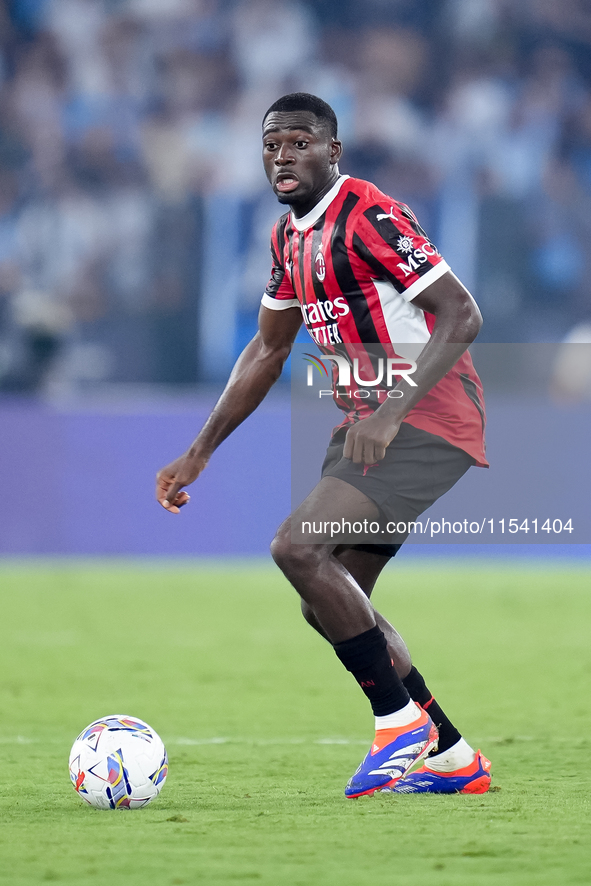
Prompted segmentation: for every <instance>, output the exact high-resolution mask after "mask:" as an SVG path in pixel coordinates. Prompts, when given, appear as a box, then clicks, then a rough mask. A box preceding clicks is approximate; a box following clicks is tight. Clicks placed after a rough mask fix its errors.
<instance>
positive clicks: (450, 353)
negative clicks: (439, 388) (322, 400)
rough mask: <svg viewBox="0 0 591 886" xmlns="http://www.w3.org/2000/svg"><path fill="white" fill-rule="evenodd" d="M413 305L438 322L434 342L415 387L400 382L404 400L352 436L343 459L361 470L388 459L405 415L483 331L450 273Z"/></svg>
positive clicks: (387, 405) (386, 406) (387, 404)
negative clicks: (360, 466) (353, 463)
mask: <svg viewBox="0 0 591 886" xmlns="http://www.w3.org/2000/svg"><path fill="white" fill-rule="evenodd" d="M412 303H413V304H414V305H416V306H417V307H418V308H421V310H423V311H427V312H428V313H429V314H433V315H434V317H435V325H434V327H433V331H432V333H431V337H430V339H429V341H428V342H427V344H426V345H425V347H424V348H423V350H422V352H421V355H420V357H419V358H418V360H417V368H416V371H415V372H414V373H413V376H412V378H413V381H414V382H415V383H416V387H411V386H410V385H409V384H408V383H407V382H405V381H404V380H402V381H401V382H399V383H398V385H396V388H398V389H400V390H401V391H403V396H402V397H400V398H399V399H394V398H392V399H387V400H385V401H384V403H382V405H381V406H380V407H379V409H377V410H376V411H375V412H374V413H373V415H371V416H369V417H368V418H366V419H363V421H359V422H357V424H355V425H354V426H353V427H352V428H351V429H350V430H349V432H348V434H347V438H346V440H345V449H344V453H343V454H344V456H345V458H350V459H352V461H354V462H356V463H357V464H367V465H369V464H375V463H376V462H378V461H381V459H383V458H384V456H385V454H386V447H387V446H389V445H390V443H391V442H392V440H393V439H394V437H395V436H396V434H397V433H398V430H399V428H400V425H401V423H402V421H403V420H404V418H405V417H406V415H407V414H408V413H409V412H410V410H411V409H412V408H413V407H414V406H416V404H417V403H418V402H419V400H422V398H423V397H424V396H425V394H427V393H428V392H429V391H430V390H431V388H432V387H433V386H434V385H436V384H437V382H438V381H440V380H441V379H442V378H443V376H444V375H446V373H448V372H449V370H450V369H451V368H452V367H453V366H454V365H455V364H456V363H457V361H458V360H459V359H460V357H461V356H462V354H463V353H464V351H465V350H466V348H467V347H468V346H469V345H470V343H471V342H473V341H474V339H475V338H476V336H477V335H478V332H479V330H480V327H481V326H482V315H481V314H480V311H479V309H478V305H477V304H476V302H475V301H474V299H473V298H472V296H471V295H470V293H469V292H468V290H467V289H466V287H465V286H463V285H462V283H461V282H460V281H459V280H458V278H457V277H456V276H455V275H454V274H453V273H452V272H451V271H448V272H447V273H445V274H444V275H443V276H442V277H440V278H439V280H436V281H435V282H433V283H432V284H431V285H430V286H427V287H426V289H424V290H423V291H422V292H421V293H419V295H417V296H416V297H415V298H414V299H413V300H412Z"/></svg>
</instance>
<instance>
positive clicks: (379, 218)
mask: <svg viewBox="0 0 591 886" xmlns="http://www.w3.org/2000/svg"><path fill="white" fill-rule="evenodd" d="M385 218H391V219H393V220H394V221H398V216H397V215H394V207H393V206H391V207H390V212H380V213H379V215H376V221H383V220H384V219H385Z"/></svg>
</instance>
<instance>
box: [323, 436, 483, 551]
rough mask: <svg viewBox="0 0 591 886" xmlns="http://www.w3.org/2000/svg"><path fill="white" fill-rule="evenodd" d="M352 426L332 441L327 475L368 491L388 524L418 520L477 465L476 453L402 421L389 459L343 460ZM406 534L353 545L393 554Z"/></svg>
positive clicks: (359, 548)
mask: <svg viewBox="0 0 591 886" xmlns="http://www.w3.org/2000/svg"><path fill="white" fill-rule="evenodd" d="M347 430H348V428H341V429H340V430H339V431H337V432H336V434H335V435H334V437H333V438H332V440H331V441H330V444H329V447H328V449H327V450H326V458H325V459H324V464H323V465H322V476H323V477H337V478H338V479H339V480H344V481H345V482H346V483H349V484H350V485H351V486H354V487H355V488H356V489H359V491H360V492H363V493H364V494H365V495H366V496H367V497H368V498H369V499H371V500H372V501H373V502H375V504H376V505H377V506H378V508H379V510H380V519H381V521H383V522H384V523H387V522H395V523H399V522H403V523H409V522H411V521H413V520H416V518H417V517H418V516H420V514H422V513H423V511H426V510H427V508H429V507H431V505H432V504H433V503H434V502H436V501H437V499H438V498H440V497H441V496H442V495H444V493H446V492H447V491H448V490H449V489H451V487H452V486H453V485H454V484H455V483H457V481H458V480H459V479H460V477H462V476H463V475H464V474H465V473H466V471H467V470H468V468H469V467H471V466H472V465H474V464H476V461H475V459H473V458H472V456H471V455H468V453H467V452H464V450H463V449H458V447H457V446H452V445H451V443H448V442H447V440H444V439H443V437H438V436H437V435H436V434H429V433H428V432H427V431H423V430H421V429H420V428H415V427H413V425H410V424H408V423H407V422H403V423H402V424H401V425H400V430H399V431H398V434H397V435H396V437H395V438H394V440H393V441H392V442H391V443H390V445H389V446H388V448H387V449H386V455H385V458H384V459H382V461H381V462H379V463H378V464H377V465H375V466H371V467H369V468H368V467H366V465H363V464H354V462H352V461H351V459H349V458H343V449H344V446H345V437H346V435H347ZM407 535H408V533H400V534H394V535H391V536H390V537H389V538H388V544H375V545H374V544H366V543H365V540H364V543H363V544H359V545H352V547H355V548H356V549H357V550H367V551H372V550H373V553H376V554H378V553H380V554H383V555H384V556H389V557H393V556H394V555H395V554H396V552H397V551H398V549H399V548H400V545H401V544H402V542H403V541H404V540H405V538H406V537H407Z"/></svg>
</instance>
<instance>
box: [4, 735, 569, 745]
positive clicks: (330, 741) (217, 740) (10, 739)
mask: <svg viewBox="0 0 591 886" xmlns="http://www.w3.org/2000/svg"><path fill="white" fill-rule="evenodd" d="M562 740H563V741H569V742H570V741H571V740H572V739H569V738H564V739H562ZM527 741H535V736H533V735H515V736H510V737H509V738H501V737H499V736H494V737H492V736H488V737H487V738H483V739H482V740H481V742H482V744H483V745H484V744H486V743H488V744H492V745H499V744H500V745H504V744H512V743H513V742H527ZM552 741H553V743H555V742H556V743H560V742H561V739H559V738H557V737H555V738H553V740H552ZM165 743H166V745H167V746H171V745H181V746H183V745H184V746H191V747H193V746H195V747H199V746H201V745H222V744H232V745H234V744H242V745H253V746H257V747H267V746H270V745H275V746H286V745H307V744H308V745H309V744H313V745H367V744H369V739H368V738H243V737H230V736H216V737H213V738H185V737H181V738H169V739H167V740H166V742H165ZM29 744H61V745H63V744H64V741H63V739H59V738H28V737H26V736H24V735H13V736H0V745H29Z"/></svg>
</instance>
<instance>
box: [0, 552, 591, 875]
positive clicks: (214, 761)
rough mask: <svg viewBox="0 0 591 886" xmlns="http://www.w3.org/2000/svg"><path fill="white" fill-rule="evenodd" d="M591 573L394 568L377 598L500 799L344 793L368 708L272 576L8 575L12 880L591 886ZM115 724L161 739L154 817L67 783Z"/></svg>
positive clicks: (57, 568)
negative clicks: (74, 757) (88, 796)
mask: <svg viewBox="0 0 591 886" xmlns="http://www.w3.org/2000/svg"><path fill="white" fill-rule="evenodd" d="M590 577H591V570H589V569H585V568H581V567H566V568H565V567H564V566H561V567H560V568H558V567H555V568H546V567H540V566H538V567H534V566H532V567H526V566H523V567H519V568H514V567H512V566H509V565H507V566H502V565H498V566H494V567H492V566H487V565H486V563H480V564H478V565H472V566H467V565H463V566H458V565H455V566H454V565H449V564H446V565H437V564H434V565H431V566H429V567H428V568H427V567H423V568H416V567H412V566H408V565H404V564H395V563H394V564H392V565H391V566H390V567H388V569H387V570H386V572H385V573H384V576H383V578H382V580H381V583H380V585H379V586H378V589H377V591H376V595H375V602H376V606H377V607H378V608H379V609H381V610H382V611H383V612H384V614H385V615H387V616H389V617H390V618H391V620H392V621H393V622H394V623H395V624H396V626H397V627H398V628H399V630H400V631H401V632H402V633H403V635H404V636H405V637H406V639H407V641H408V643H409V645H410V647H411V650H412V652H413V655H414V659H415V662H416V664H417V666H418V667H419V668H420V669H421V670H422V671H423V673H424V674H425V676H426V677H427V680H428V683H429V685H430V686H431V688H432V689H433V691H434V692H435V694H436V696H437V697H438V699H439V700H440V702H441V704H442V705H443V707H444V708H445V709H447V710H448V712H449V714H450V716H451V717H452V719H453V720H455V721H456V722H457V724H458V725H459V727H460V728H461V730H462V731H463V733H464V734H465V736H466V738H467V739H468V741H469V742H470V743H472V744H473V745H475V746H480V747H482V749H483V751H484V752H485V753H486V754H487V755H488V756H489V757H490V758H491V759H492V762H493V784H494V788H493V790H492V791H491V792H490V793H488V794H485V795H483V796H473V797H472V796H459V795H457V796H448V797H443V796H386V795H377V796H374V797H372V798H362V799H360V800H355V801H349V800H345V798H344V796H343V788H344V785H345V783H346V781H347V779H348V777H349V776H350V775H351V773H352V772H353V770H354V769H355V768H356V767H357V765H358V763H359V761H360V760H361V758H362V756H363V755H364V754H365V752H366V750H367V748H368V746H369V742H370V740H371V738H372V718H371V715H370V711H369V708H368V705H367V703H366V701H365V699H364V698H363V696H362V695H361V693H360V692H359V689H358V688H357V687H356V685H355V684H354V682H353V680H352V678H351V677H350V675H348V674H347V673H346V672H345V671H344V670H343V669H342V667H341V666H340V664H339V663H338V661H337V659H336V657H335V656H334V654H333V653H332V651H331V650H330V647H329V646H328V645H327V644H326V643H325V642H324V641H322V640H321V639H320V638H319V637H317V636H316V635H315V634H314V633H313V631H312V630H311V629H310V628H309V627H308V626H307V625H305V623H304V622H303V620H302V619H301V617H300V615H299V606H298V602H297V599H296V595H295V593H294V592H293V591H292V590H291V589H290V588H289V586H288V585H287V583H286V582H285V580H284V579H283V578H282V577H281V575H280V574H279V572H278V571H277V570H275V569H274V567H273V566H272V565H271V564H269V565H266V564H262V565H261V564H260V563H259V564H258V565H256V564H255V565H253V564H248V563H244V564H236V565H234V566H231V565H230V566H229V565H227V564H215V563H210V564H203V565H199V564H184V565H183V564H180V565H178V564H177V565H174V564H173V563H171V562H161V563H154V564H152V563H149V564H144V565H142V564H140V565H138V564H131V563H130V564H126V563H115V562H113V563H110V564H109V563H98V564H76V563H74V562H70V563H68V562H56V563H53V564H49V565H48V564H40V565H38V566H24V565H21V566H19V565H10V564H4V566H2V568H0V582H1V589H2V590H1V605H2V609H1V612H2V643H1V646H0V658H1V670H0V711H1V720H0V753H1V777H0V823H1V824H0V883H7V884H39V883H43V882H45V881H56V882H63V883H70V884H97V886H98V884H101V886H102V884H109V886H110V884H117V886H118V884H129V886H135V884H138V886H139V884H142V886H144V884H158V886H160V884H171V886H172V884H182V883H186V884H207V886H209V884H212V886H218V884H219V886H226V884H228V886H229V884H238V883H249V882H252V883H257V884H261V886H263V884H264V886H316V884H318V886H333V884H334V886H337V884H338V886H366V884H367V886H391V884H395V886H411V884H412V886H481V884H482V886H485V884H486V886H488V884H490V886H492V884H495V886H496V884H499V886H501V884H502V886H512V884H516V886H517V884H519V886H521V884H535V886H546V884H548V886H550V884H552V886H562V884H575V883H577V884H578V883H580V884H589V883H590V882H591V850H590V843H589V811H590V801H589V782H590V779H589V759H590V747H591V741H590V721H591V715H590V711H589V689H588V685H589V676H590V672H591V646H590V643H589V622H590V616H591V597H590V595H589V579H590ZM111 713H126V714H131V715H135V716H138V717H141V718H142V719H144V720H147V721H148V723H150V724H151V725H152V726H153V727H154V728H155V729H156V730H157V731H158V732H159V733H160V735H161V736H162V738H163V740H164V742H165V744H166V745H167V748H168V751H169V756H170V773H169V777H168V781H167V783H166V785H165V787H164V790H163V792H162V794H161V796H160V797H159V798H158V799H157V800H156V801H155V802H154V803H153V804H152V805H151V806H149V807H147V808H146V809H143V810H138V811H135V812H127V811H116V812H103V811H98V810H94V809H90V808H89V807H87V806H85V805H84V804H83V803H82V802H81V800H80V799H79V797H77V795H76V794H75V792H74V791H73V789H72V787H71V785H70V782H69V778H68V773H67V758H68V753H69V749H70V746H71V743H72V741H73V740H74V738H75V737H76V735H77V734H78V732H79V731H80V730H81V729H82V728H83V727H84V726H86V725H87V724H88V723H89V722H90V721H92V720H94V719H96V718H97V717H100V716H104V715H106V714H111Z"/></svg>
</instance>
